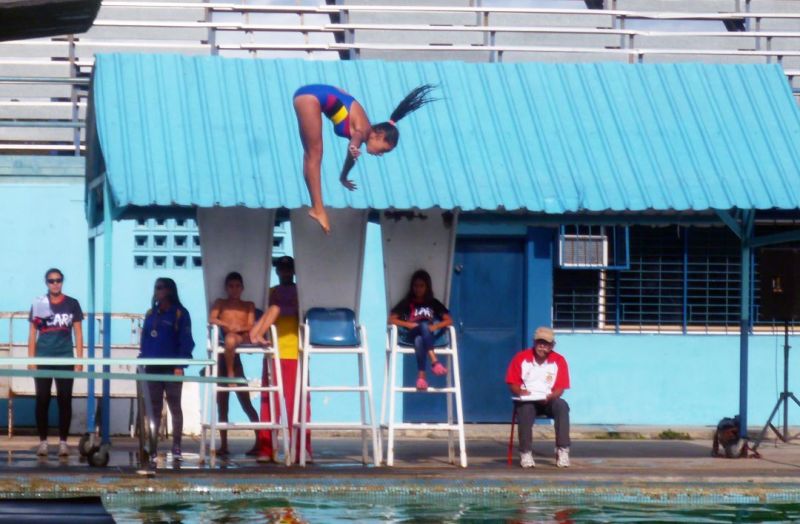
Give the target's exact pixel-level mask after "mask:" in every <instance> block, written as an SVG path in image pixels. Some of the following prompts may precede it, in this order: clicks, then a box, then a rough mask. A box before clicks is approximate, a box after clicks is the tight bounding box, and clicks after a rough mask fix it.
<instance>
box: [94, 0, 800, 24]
mask: <svg viewBox="0 0 800 524" xmlns="http://www.w3.org/2000/svg"><path fill="white" fill-rule="evenodd" d="M103 7H104V8H105V7H110V8H114V7H138V8H155V9H209V10H212V11H236V12H257V13H275V14H279V13H280V14H286V13H288V14H298V15H302V14H341V13H347V12H361V13H365V12H366V13H387V12H388V13H468V14H469V13H471V14H492V13H498V14H541V15H578V16H604V15H605V16H618V17H625V18H641V19H651V20H744V19H764V18H775V19H786V18H788V19H797V18H800V13H782V12H773V13H770V12H754V11H720V12H686V11H641V10H624V9H602V10H601V9H566V8H561V9H559V8H547V7H510V6H486V7H481V6H446V5H440V6H411V5H351V4H343V5H319V6H283V5H242V4H234V3H225V2H206V3H203V2H147V1H144V2H137V1H125V0H106V1H105V2H103Z"/></svg>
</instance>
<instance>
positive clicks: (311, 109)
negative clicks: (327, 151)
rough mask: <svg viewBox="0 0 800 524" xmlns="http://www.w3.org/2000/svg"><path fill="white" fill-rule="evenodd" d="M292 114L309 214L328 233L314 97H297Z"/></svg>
mask: <svg viewBox="0 0 800 524" xmlns="http://www.w3.org/2000/svg"><path fill="white" fill-rule="evenodd" d="M294 111H295V113H296V114H297V126H298V128H299V129H300V140H301V141H302V142H303V177H304V178H305V180H306V186H307V187H308V195H309V196H310V197H311V211H309V212H308V214H309V215H310V216H311V218H313V219H314V220H316V221H317V222H319V225H320V226H321V227H322V230H323V231H325V233H328V232H330V230H331V226H330V223H329V221H328V213H327V212H326V211H325V207H324V204H323V203H322V180H321V176H322V175H321V173H320V171H321V169H322V112H321V108H320V106H319V101H318V100H317V97H315V96H313V95H300V96H298V97H296V98H295V99H294Z"/></svg>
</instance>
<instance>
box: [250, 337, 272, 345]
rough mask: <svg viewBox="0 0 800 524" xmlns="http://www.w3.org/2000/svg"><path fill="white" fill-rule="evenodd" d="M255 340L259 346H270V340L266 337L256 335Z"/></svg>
mask: <svg viewBox="0 0 800 524" xmlns="http://www.w3.org/2000/svg"><path fill="white" fill-rule="evenodd" d="M253 342H254V343H256V344H258V345H259V346H269V340H267V339H266V338H264V337H256V338H255V339H253Z"/></svg>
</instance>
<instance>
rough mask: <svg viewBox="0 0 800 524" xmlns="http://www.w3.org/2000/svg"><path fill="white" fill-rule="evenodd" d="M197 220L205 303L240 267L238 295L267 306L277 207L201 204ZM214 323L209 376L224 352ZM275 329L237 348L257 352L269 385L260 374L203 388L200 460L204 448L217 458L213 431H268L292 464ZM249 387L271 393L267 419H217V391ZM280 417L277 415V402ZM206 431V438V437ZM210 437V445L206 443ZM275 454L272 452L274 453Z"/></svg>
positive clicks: (241, 352) (209, 346)
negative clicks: (265, 340)
mask: <svg viewBox="0 0 800 524" xmlns="http://www.w3.org/2000/svg"><path fill="white" fill-rule="evenodd" d="M197 223H198V227H199V230H200V247H201V252H202V256H203V279H204V282H205V291H206V303H207V304H208V306H209V309H210V306H211V304H213V301H214V300H215V299H216V298H218V297H219V296H220V293H222V292H223V291H224V289H223V287H222V283H223V282H224V280H225V276H226V275H227V274H228V273H230V272H231V271H238V272H239V273H241V274H242V276H243V278H244V280H245V290H244V293H243V295H242V298H243V299H245V300H251V301H253V302H254V303H255V304H256V307H260V308H262V309H263V310H264V311H266V306H267V305H268V296H269V279H270V275H271V272H272V232H273V229H274V227H275V211H274V210H271V209H247V208H200V209H198V211H197ZM219 333H220V332H219V327H218V326H209V337H208V341H207V346H206V348H207V352H208V358H209V359H211V360H213V361H214V364H212V365H210V366H207V367H206V374H207V376H212V377H218V376H219V366H218V365H217V361H218V358H219V357H220V355H222V354H224V352H225V348H224V345H223V344H222V343H221V342H220V336H219ZM277 340H278V339H277V331H276V329H275V326H272V327H271V328H270V337H269V341H270V344H269V345H268V346H266V347H264V346H258V345H252V344H246V345H242V346H240V347H238V348H236V353H237V354H239V355H261V356H262V357H263V358H262V362H263V365H264V366H266V368H267V376H268V377H269V381H270V382H269V385H262V384H261V377H260V376H259V377H258V378H257V379H255V380H253V381H251V382H250V383H248V384H247V385H246V386H227V385H221V384H217V383H212V384H210V385H209V386H208V387H207V388H206V390H205V391H206V394H205V395H204V396H203V399H202V403H201V432H202V434H201V440H200V457H201V460H204V459H205V457H206V455H207V453H208V455H210V457H211V464H212V465H213V464H214V460H215V459H216V455H215V454H216V435H217V431H220V430H237V429H247V430H256V431H258V430H268V431H272V432H273V441H274V442H277V440H275V439H276V437H277V436H278V435H277V434H278V433H280V435H281V440H282V443H283V446H282V447H283V452H284V460H285V463H286V465H287V466H288V465H290V464H291V461H292V455H291V453H290V452H289V451H290V445H289V420H288V416H287V412H286V399H285V397H284V394H283V377H282V376H281V365H280V353H279V351H278V347H277ZM242 391H244V392H247V393H249V394H251V395H252V394H253V393H257V394H259V402H260V395H261V394H263V393H269V394H270V395H271V396H272V398H271V400H272V401H271V402H270V403H269V405H270V421H271V422H250V421H248V422H227V423H219V422H218V421H217V402H216V400H217V393H222V392H229V393H234V394H235V393H237V392H242ZM276 405H277V406H278V410H279V411H280V413H279V414H280V417H276V413H275V410H276V407H275V406H276ZM209 434H210V438H208V436H209ZM207 441H210V442H209V446H208V449H207V448H206V443H207ZM273 458H275V457H273Z"/></svg>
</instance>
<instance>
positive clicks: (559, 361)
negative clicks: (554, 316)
mask: <svg viewBox="0 0 800 524" xmlns="http://www.w3.org/2000/svg"><path fill="white" fill-rule="evenodd" d="M555 345H556V339H555V335H554V334H553V330H552V329H550V328H548V327H540V328H538V329H536V333H535V334H534V336H533V347H532V348H528V349H524V350H522V351H520V352H519V353H517V354H516V355H515V356H514V359H513V360H512V361H511V364H509V366H508V371H507V372H506V383H507V384H508V387H509V389H510V390H511V393H512V394H513V395H514V396H513V400H514V412H515V414H516V416H517V422H518V424H519V455H520V460H519V463H520V466H522V467H523V468H532V467H535V465H536V464H535V463H534V461H533V451H532V441H533V420H534V419H535V418H536V416H537V415H546V416H548V417H551V418H552V419H553V420H554V421H555V426H556V466H558V467H559V468H567V467H569V444H570V441H569V405H568V404H567V402H566V401H565V400H564V399H563V398H561V394H562V393H564V390H565V389H568V388H569V369H568V368H567V361H566V360H565V359H564V357H562V356H561V355H559V354H558V353H556V352H555V351H553V347H555Z"/></svg>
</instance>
